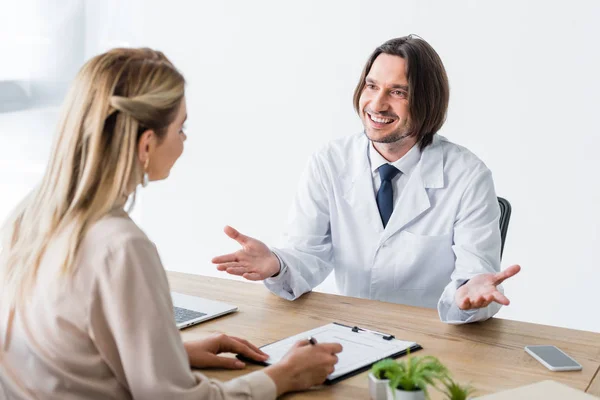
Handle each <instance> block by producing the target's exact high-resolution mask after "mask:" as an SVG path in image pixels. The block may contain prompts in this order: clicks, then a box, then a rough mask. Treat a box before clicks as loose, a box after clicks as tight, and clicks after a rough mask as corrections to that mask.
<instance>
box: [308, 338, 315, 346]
mask: <svg viewBox="0 0 600 400" xmlns="http://www.w3.org/2000/svg"><path fill="white" fill-rule="evenodd" d="M308 343H310V344H311V345H313V346H314V345H315V344H317V341H316V340H315V338H314V337H312V336H309V337H308Z"/></svg>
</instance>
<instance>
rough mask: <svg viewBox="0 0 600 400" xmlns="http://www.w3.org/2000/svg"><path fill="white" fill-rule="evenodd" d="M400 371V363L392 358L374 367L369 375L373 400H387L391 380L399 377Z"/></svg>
mask: <svg viewBox="0 0 600 400" xmlns="http://www.w3.org/2000/svg"><path fill="white" fill-rule="evenodd" d="M399 369H400V366H399V365H398V363H397V362H396V361H395V360H392V359H391V358H386V359H385V360H381V361H379V362H377V363H375V364H374V365H373V367H372V368H371V372H370V373H369V394H370V395H371V400H387V398H388V386H389V385H390V378H391V377H393V376H396V375H398V370H399Z"/></svg>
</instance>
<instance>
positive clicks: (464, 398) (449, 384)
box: [439, 376, 475, 400]
mask: <svg viewBox="0 0 600 400" xmlns="http://www.w3.org/2000/svg"><path fill="white" fill-rule="evenodd" d="M441 382H442V387H441V388H440V389H439V390H440V391H441V392H442V393H443V394H445V395H446V399H447V400H468V398H469V396H471V395H472V394H474V393H475V388H474V387H473V386H471V385H460V384H459V383H457V382H456V381H454V380H453V379H452V378H450V377H449V376H446V378H444V379H442V380H441Z"/></svg>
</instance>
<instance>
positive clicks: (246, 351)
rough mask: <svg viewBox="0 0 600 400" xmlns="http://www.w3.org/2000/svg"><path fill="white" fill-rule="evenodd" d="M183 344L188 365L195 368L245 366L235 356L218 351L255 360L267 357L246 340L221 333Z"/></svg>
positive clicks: (233, 367)
mask: <svg viewBox="0 0 600 400" xmlns="http://www.w3.org/2000/svg"><path fill="white" fill-rule="evenodd" d="M183 346H184V347H185V351H186V352H187V354H188V358H189V360H190V365H191V366H192V367H196V368H226V369H241V368H244V367H245V366H246V364H244V363H243V362H242V361H240V360H238V359H236V358H233V357H219V356H217V354H219V353H234V354H240V355H242V356H244V357H246V358H249V359H252V360H256V361H265V360H266V359H267V358H269V356H267V355H266V354H265V353H263V352H262V351H261V350H260V349H259V348H258V347H256V346H254V345H253V344H251V343H250V342H248V341H247V340H244V339H240V338H237V337H233V336H227V335H224V334H222V333H220V334H216V335H213V336H211V337H208V338H206V339H202V340H197V341H193V342H186V343H184V344H183Z"/></svg>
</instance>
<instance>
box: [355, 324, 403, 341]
mask: <svg viewBox="0 0 600 400" xmlns="http://www.w3.org/2000/svg"><path fill="white" fill-rule="evenodd" d="M360 331H363V332H369V333H372V334H374V335H379V336H381V337H382V338H383V340H392V339H394V338H395V336H394V335H388V334H387V333H381V332H377V331H372V330H370V329H364V328H359V327H358V326H354V327H352V332H356V333H358V332H360Z"/></svg>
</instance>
